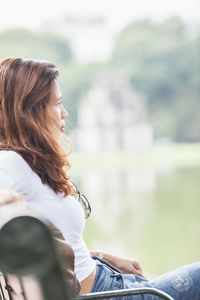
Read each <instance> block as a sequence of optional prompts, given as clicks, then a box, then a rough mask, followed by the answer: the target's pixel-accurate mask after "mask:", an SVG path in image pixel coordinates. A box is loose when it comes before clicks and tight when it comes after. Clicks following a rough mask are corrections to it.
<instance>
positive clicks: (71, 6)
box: [0, 0, 200, 30]
mask: <svg viewBox="0 0 200 300" xmlns="http://www.w3.org/2000/svg"><path fill="white" fill-rule="evenodd" d="M0 12H1V17H0V30H2V29H5V28H8V27H19V26H25V27H28V28H37V27H39V26H41V25H42V24H43V23H44V22H45V21H46V20H49V19H52V18H59V17H62V15H66V14H70V13H73V14H74V13H75V14H93V13H99V14H103V15H104V16H105V17H107V20H108V22H109V24H110V25H111V27H112V28H113V29H114V30H118V29H120V28H121V27H122V26H125V25H126V24H127V23H128V22H129V21H131V20H133V19H134V18H142V17H152V18H156V19H158V20H160V19H163V18H165V17H167V16H170V15H174V14H177V15H180V16H182V17H183V18H184V19H186V20H187V21H195V22H200V0H139V1H136V0H71V1H69V0H56V1H52V0H34V1H30V0H0Z"/></svg>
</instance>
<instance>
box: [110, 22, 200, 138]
mask: <svg viewBox="0 0 200 300" xmlns="http://www.w3.org/2000/svg"><path fill="white" fill-rule="evenodd" d="M199 53H200V29H199V30H197V29H196V28H195V29H194V28H193V30H192V28H190V27H189V26H187V25H186V24H184V22H183V21H182V20H181V19H180V18H179V17H172V18H169V19H167V20H165V21H163V22H162V23H156V22H153V21H149V20H142V21H138V22H134V23H132V24H130V25H129V26H128V27H127V28H125V29H124V30H123V31H122V32H121V33H120V34H119V36H118V38H117V40H116V43H115V47H114V49H113V53H112V64H113V66H118V68H123V69H124V68H125V69H126V72H127V73H128V74H129V78H130V81H131V83H132V86H133V88H134V89H136V90H138V91H140V92H142V93H143V94H145V95H146V98H147V101H148V108H149V111H150V116H151V119H152V121H154V124H155V130H156V135H157V136H158V137H159V136H168V137H169V138H171V139H173V140H175V141H185V142H186V141H187V142H195V141H199V140H200V131H199V128H200V115H199V114H198V108H199V105H200V58H199ZM161 125H162V126H161Z"/></svg>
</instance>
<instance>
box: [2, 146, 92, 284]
mask: <svg viewBox="0 0 200 300" xmlns="http://www.w3.org/2000/svg"><path fill="white" fill-rule="evenodd" d="M0 187H8V188H11V189H13V190H14V191H16V192H18V193H20V194H22V195H24V197H25V200H26V201H27V204H28V206H30V207H31V208H32V209H34V210H35V211H36V212H38V213H39V214H40V215H42V216H43V217H45V218H47V219H48V220H49V221H50V222H51V223H53V224H54V225H55V226H56V227H57V228H58V229H59V230H60V231H61V232H62V234H63V236H64V238H65V239H66V241H67V242H68V243H69V244H70V245H71V246H72V248H73V250H74V254H75V273H76V276H77V278H78V280H79V281H82V280H84V279H85V278H86V277H88V276H89V274H90V273H91V272H92V271H93V270H94V268H95V261H94V260H93V259H92V258H91V257H90V253H89V250H88V248H87V246H86V244H85V242H84V240H83V237H82V234H83V230H84V227H85V215H84V211H83V209H82V207H81V205H80V204H79V203H78V201H77V200H76V199H75V198H73V197H72V196H67V197H64V196H63V194H56V193H55V192H54V191H53V190H52V189H51V188H50V187H49V186H48V185H46V184H43V183H42V181H41V179H40V177H39V176H38V175H37V174H36V173H35V172H33V171H32V169H31V168H30V166H29V165H28V164H27V162H26V161H25V160H24V159H23V158H22V157H21V156H20V155H19V154H17V153H16V152H14V151H4V150H2V151H0Z"/></svg>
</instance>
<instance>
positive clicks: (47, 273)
mask: <svg viewBox="0 0 200 300" xmlns="http://www.w3.org/2000/svg"><path fill="white" fill-rule="evenodd" d="M61 263H62V262H61V259H60V256H59V255H58V251H57V247H56V242H55V239H54V238H53V236H52V233H51V230H50V228H49V226H48V224H47V223H46V221H45V220H43V219H40V218H38V216H36V215H34V214H33V213H32V212H30V211H29V210H28V209H27V208H25V206H24V204H22V203H13V204H9V205H5V206H4V207H1V208H0V270H1V275H0V300H22V299H24V300H72V299H73V300H86V299H104V298H114V297H122V296H130V295H139V294H152V295H157V296H159V297H160V299H166V300H173V299H172V297H170V296H168V295H167V294H166V293H164V292H162V291H159V290H157V289H153V288H136V289H130V290H115V291H106V292H100V293H90V294H86V295H74V294H73V291H71V290H70V289H69V287H68V286H67V285H66V282H65V280H64V276H63V272H62V268H61Z"/></svg>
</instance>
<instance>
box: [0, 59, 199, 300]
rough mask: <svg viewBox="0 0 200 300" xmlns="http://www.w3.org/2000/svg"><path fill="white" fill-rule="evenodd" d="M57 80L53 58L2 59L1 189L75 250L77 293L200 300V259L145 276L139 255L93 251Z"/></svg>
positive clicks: (0, 88) (0, 68)
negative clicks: (133, 291) (160, 294)
mask: <svg viewBox="0 0 200 300" xmlns="http://www.w3.org/2000/svg"><path fill="white" fill-rule="evenodd" d="M57 78H58V70H57V68H56V66H55V65H54V64H51V63H49V62H44V61H36V60H32V59H22V58H8V59H5V60H3V61H2V62H1V63H0V143H1V144H0V150H1V151H0V182H1V186H3V187H8V188H11V189H13V190H15V191H16V192H18V193H20V194H22V195H24V197H25V199H26V201H27V204H28V205H29V206H30V207H31V208H32V209H34V210H36V211H38V212H39V213H40V214H42V215H43V216H44V217H46V218H47V219H49V221H50V222H51V223H53V224H54V225H55V226H56V227H57V228H58V229H59V230H60V231H61V232H62V234H63V236H64V238H65V239H66V240H67V242H68V243H69V244H70V245H71V246H72V248H73V250H74V253H75V273H76V276H77V277H78V280H79V281H80V283H81V291H80V293H87V292H95V291H101V290H112V289H118V288H119V289H122V288H134V287H140V286H147V287H155V288H158V289H161V290H163V291H165V292H167V293H168V294H169V295H171V296H172V297H174V298H175V299H181V300H184V299H193V300H195V299H200V263H196V264H193V265H190V266H185V267H183V268H180V269H179V270H176V271H174V272H171V273H169V274H166V275H163V276H161V277H159V278H157V279H155V280H151V281H148V280H146V279H145V278H144V276H143V273H142V270H141V267H140V265H139V263H138V262H137V261H135V260H129V259H124V258H120V257H117V256H114V255H111V254H108V253H102V252H99V251H97V252H91V253H90V252H89V250H88V248H87V246H86V244H85V243H84V241H83V238H82V233H83V230H84V225H85V217H88V215H89V213H90V206H89V203H88V202H87V199H86V198H85V197H84V196H83V195H81V194H80V193H79V192H78V191H76V187H75V185H73V184H72V183H71V182H70V180H69V177H68V175H67V171H68V169H69V168H70V164H69V161H68V153H66V152H65V150H64V149H63V147H62V143H61V138H62V134H61V133H63V132H64V128H65V119H66V118H67V117H68V113H67V112H66V110H65V109H64V107H63V106H62V102H61V98H62V96H61V91H60V88H59V84H58V82H57ZM76 195H78V198H79V200H80V201H76V200H75V197H74V196H76ZM79 202H80V203H82V205H80V203H79ZM83 207H84V208H85V209H84V210H83ZM85 213H86V215H85ZM91 254H96V256H91ZM102 258H104V259H102ZM143 297H144V299H156V297H153V296H152V297H151V298H150V296H143ZM134 299H140V297H139V296H138V298H137V297H134Z"/></svg>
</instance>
